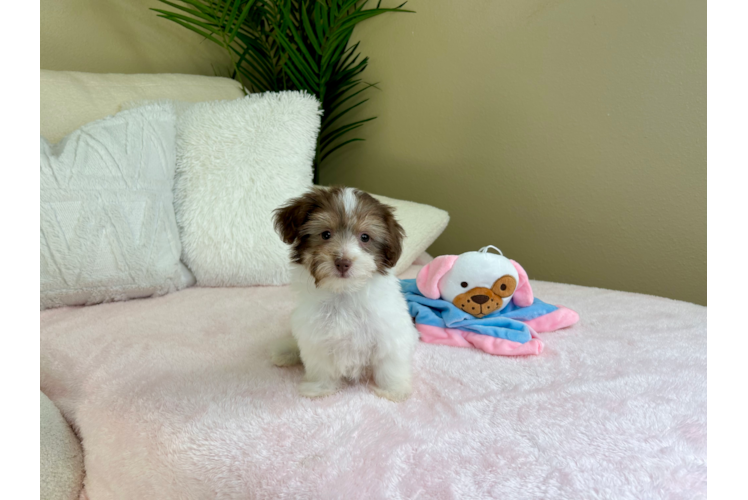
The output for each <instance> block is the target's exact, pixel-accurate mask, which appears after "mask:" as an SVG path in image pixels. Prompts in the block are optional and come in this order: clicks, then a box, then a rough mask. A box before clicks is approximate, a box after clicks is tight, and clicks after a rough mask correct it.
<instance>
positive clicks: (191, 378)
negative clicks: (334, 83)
mask: <svg viewBox="0 0 748 500" xmlns="http://www.w3.org/2000/svg"><path fill="white" fill-rule="evenodd" d="M242 95H243V92H242V90H241V89H240V88H239V86H238V84H237V83H236V82H234V81H232V80H229V79H225V78H212V77H200V76H188V75H88V74H83V73H69V72H50V71H42V74H41V135H42V136H44V137H45V138H46V139H48V140H49V141H50V142H52V143H54V142H57V141H59V140H60V139H62V138H63V137H64V136H66V135H67V134H69V133H70V132H72V131H74V130H76V129H78V128H79V127H81V126H82V125H84V124H86V123H89V122H92V121H94V120H97V119H100V118H102V117H105V116H108V115H113V114H115V113H117V112H118V111H120V110H121V109H123V105H126V104H127V103H132V102H138V101H147V100H159V99H173V100H178V101H186V102H200V101H214V100H231V99H239V98H241V97H242ZM380 194H386V193H380ZM389 201H390V202H391V203H392V204H393V205H394V206H395V208H396V212H395V213H396V216H397V215H398V214H400V216H401V217H406V216H407V218H408V222H409V223H408V225H407V227H406V231H407V230H408V229H409V228H410V230H411V231H412V232H413V233H414V234H415V233H418V234H419V235H420V236H419V244H420V246H418V247H417V246H415V245H414V246H412V248H410V251H409V253H408V252H406V253H407V257H406V258H405V260H404V261H403V262H401V263H400V266H399V267H398V269H397V272H398V274H399V276H400V277H402V278H414V277H415V276H416V274H417V272H418V271H419V269H420V268H421V267H422V266H423V265H425V264H427V263H428V262H429V261H430V260H431V257H430V256H429V255H428V254H426V253H424V251H425V249H426V247H428V245H429V244H430V243H431V242H433V240H434V238H436V237H438V235H439V234H440V233H441V231H442V230H443V229H444V225H445V224H446V221H447V218H446V216H445V214H440V213H439V212H438V211H433V210H428V209H427V207H423V206H420V205H417V204H409V203H407V202H398V201H397V200H389ZM404 225H405V224H404ZM487 239H489V240H490V239H491V235H487ZM416 247H417V248H416ZM527 271H528V272H529V274H530V278H532V269H527ZM531 282H532V286H533V289H534V291H535V295H536V296H538V297H541V298H542V299H543V300H545V301H546V302H549V303H552V304H563V305H564V306H566V307H569V308H571V309H573V310H574V311H576V312H577V313H578V314H579V316H580V318H581V319H580V321H579V323H578V324H576V325H574V326H572V327H571V328H567V329H564V330H559V331H556V332H550V333H543V334H540V335H539V336H540V338H541V339H542V342H543V344H544V346H545V347H544V349H543V351H542V352H541V353H540V354H539V355H537V356H517V357H511V356H507V357H504V356H492V355H489V354H486V353H484V352H481V351H479V350H476V349H470V348H460V347H453V346H447V345H432V344H426V343H421V344H419V346H418V349H417V351H416V355H415V359H414V392H413V395H412V396H411V397H410V398H409V399H408V400H407V401H405V402H403V403H393V402H390V401H386V400H382V399H380V398H377V397H376V396H374V395H373V393H372V392H371V391H370V390H369V388H367V387H366V385H365V384H359V385H351V386H348V387H345V388H344V389H343V390H342V391H341V392H339V393H337V394H335V395H333V396H329V397H326V398H322V399H319V400H310V399H305V398H301V397H300V396H299V395H298V394H297V393H296V390H295V385H296V383H298V381H299V379H300V378H301V376H302V373H303V369H302V368H300V367H296V368H278V367H275V366H273V365H272V364H271V363H270V360H269V356H268V346H269V345H270V343H271V342H272V341H273V339H275V338H277V337H279V336H282V335H286V334H288V332H289V314H290V311H291V310H292V308H293V295H292V294H290V293H289V289H288V286H287V285H279V286H233V287H227V286H200V285H199V283H198V285H197V286H188V287H186V288H184V289H181V290H179V291H172V293H167V294H164V295H162V296H157V297H150V298H139V299H133V300H121V301H115V302H109V303H102V304H98V305H88V306H67V307H55V308H50V309H45V310H43V311H42V312H41V332H40V336H41V343H40V349H41V374H40V375H41V418H42V420H41V452H42V453H41V461H42V462H41V482H42V491H41V497H42V498H43V499H72V498H85V499H90V500H98V499H108V498H123V499H126V498H133V499H143V498H158V499H170V498H175V499H177V498H179V499H183V498H184V499H207V498H216V499H218V498H221V499H223V498H227V499H228V498H346V499H350V498H568V499H578V498H632V499H633V498H705V497H706V470H707V468H706V308H705V307H702V306H698V305H695V304H690V303H685V302H680V301H674V300H669V299H665V298H660V297H653V296H647V295H641V294H635V293H627V292H620V291H613V290H603V289H597V288H590V287H582V286H576V285H570V284H560V283H550V282H543V281H538V280H532V279H531Z"/></svg>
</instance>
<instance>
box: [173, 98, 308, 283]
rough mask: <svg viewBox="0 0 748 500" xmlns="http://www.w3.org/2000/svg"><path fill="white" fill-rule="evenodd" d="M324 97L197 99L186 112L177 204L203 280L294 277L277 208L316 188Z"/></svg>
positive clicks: (189, 259)
mask: <svg viewBox="0 0 748 500" xmlns="http://www.w3.org/2000/svg"><path fill="white" fill-rule="evenodd" d="M320 114H321V112H320V106H319V102H318V101H317V100H316V99H315V98H314V97H313V96H311V95H309V94H306V93H303V92H277V93H263V94H251V95H248V96H246V97H243V98H241V99H237V100H233V101H213V102H202V103H196V104H193V105H192V106H190V108H189V109H188V110H187V111H186V112H185V113H184V114H183V115H182V116H180V120H179V131H178V138H177V151H178V158H177V176H176V181H175V188H174V193H175V208H176V213H177V221H178V223H179V229H180V235H181V240H182V260H183V261H184V263H185V264H187V266H188V267H189V268H190V269H191V270H192V272H193V273H194V274H195V278H196V279H197V283H198V284H199V285H201V286H251V285H280V284H284V283H287V282H288V279H289V262H288V261H289V259H288V247H287V246H286V245H285V244H284V243H283V242H282V241H281V240H280V238H279V237H278V235H277V234H276V233H275V230H274V228H273V222H272V211H273V210H274V209H275V208H277V207H279V206H280V205H282V204H283V203H284V202H285V201H286V200H288V199H289V198H292V197H294V196H298V195H300V194H302V193H303V192H304V191H305V190H307V189H308V188H309V186H311V180H312V161H313V158H314V152H315V147H316V140H317V133H318V131H319V126H320Z"/></svg>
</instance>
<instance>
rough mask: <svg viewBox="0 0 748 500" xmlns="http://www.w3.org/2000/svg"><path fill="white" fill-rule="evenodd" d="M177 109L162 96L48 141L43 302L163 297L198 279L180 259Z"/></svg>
mask: <svg viewBox="0 0 748 500" xmlns="http://www.w3.org/2000/svg"><path fill="white" fill-rule="evenodd" d="M175 121H176V117H175V115H174V111H173V109H172V107H171V106H169V105H164V104H161V105H158V104H153V105H149V106H145V107H142V108H138V109H132V110H127V111H123V112H121V113H118V114H117V115H115V116H112V117H108V118H104V119H101V120H96V121H94V122H91V123H88V124H86V125H84V126H83V127H81V128H80V129H78V130H76V131H75V132H73V133H71V134H70V135H69V136H67V137H66V138H65V139H63V141H62V142H60V143H59V144H56V145H55V146H50V145H49V143H48V142H47V140H46V139H44V138H43V137H42V139H41V231H40V235H41V305H42V308H45V307H56V306H61V305H79V304H96V303H99V302H106V301H111V300H124V299H128V298H135V297H147V296H151V295H162V294H164V293H167V292H169V291H174V290H179V289H182V288H184V287H186V286H189V285H191V284H192V283H194V278H193V277H192V275H191V274H190V273H189V271H188V270H187V269H186V268H185V267H184V265H183V264H182V263H181V262H180V261H179V257H180V254H181V248H182V247H181V244H180V242H179V233H178V231H177V225H176V219H175V216H174V207H173V205H172V198H173V195H172V185H173V182H174V168H175V165H176V158H175V156H176V155H175Z"/></svg>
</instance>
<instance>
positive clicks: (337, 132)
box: [320, 116, 376, 149]
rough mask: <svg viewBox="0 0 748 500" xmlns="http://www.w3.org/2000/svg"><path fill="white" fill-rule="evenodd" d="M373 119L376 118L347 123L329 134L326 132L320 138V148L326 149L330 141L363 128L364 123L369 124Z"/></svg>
mask: <svg viewBox="0 0 748 500" xmlns="http://www.w3.org/2000/svg"><path fill="white" fill-rule="evenodd" d="M374 119H376V116H372V117H371V118H366V119H365V120H358V121H355V122H352V123H349V124H347V125H342V126H340V127H338V128H336V129H335V130H333V131H331V132H327V133H326V134H325V135H323V136H322V137H320V144H322V148H323V149H324V148H325V147H327V145H328V144H330V143H331V142H332V141H334V140H335V139H337V138H338V137H340V136H341V135H343V134H347V133H348V132H350V131H351V130H353V129H356V128H358V127H361V126H363V124H364V123H366V122H370V121H372V120H374Z"/></svg>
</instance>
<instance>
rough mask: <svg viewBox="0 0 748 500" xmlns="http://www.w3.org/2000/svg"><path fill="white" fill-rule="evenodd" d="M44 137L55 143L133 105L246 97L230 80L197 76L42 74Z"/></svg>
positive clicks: (57, 72)
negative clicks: (160, 100)
mask: <svg viewBox="0 0 748 500" xmlns="http://www.w3.org/2000/svg"><path fill="white" fill-rule="evenodd" d="M40 85H41V92H40V97H41V102H40V104H41V135H42V136H43V137H45V138H46V139H47V140H48V141H50V142H52V143H55V142H58V141H59V140H61V139H62V138H63V137H65V136H66V135H67V134H69V133H70V132H72V131H74V130H76V129H78V128H79V127H81V126H83V125H85V124H86V123H88V122H92V121H94V120H98V119H99V118H104V117H105V116H109V115H113V114H115V113H117V112H118V111H119V110H120V106H121V105H122V104H124V103H126V102H129V101H138V100H144V99H176V100H181V101H189V102H199V101H209V100H215V99H236V98H237V97H241V96H242V95H244V93H243V92H242V89H241V86H240V84H239V83H238V82H237V81H235V80H231V79H229V78H219V77H210V76H195V75H176V74H161V75H119V74H96V73H78V72H74V71H50V70H44V69H43V70H41V82H40Z"/></svg>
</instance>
